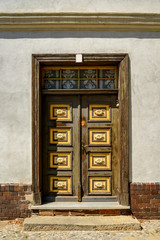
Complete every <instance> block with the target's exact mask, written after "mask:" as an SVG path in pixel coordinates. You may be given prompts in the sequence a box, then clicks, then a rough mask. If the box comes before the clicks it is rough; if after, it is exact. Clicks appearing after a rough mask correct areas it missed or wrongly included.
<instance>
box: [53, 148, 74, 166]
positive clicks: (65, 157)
mask: <svg viewBox="0 0 160 240" xmlns="http://www.w3.org/2000/svg"><path fill="white" fill-rule="evenodd" d="M50 168H56V169H57V170H63V169H64V170H67V169H68V170H70V169H71V153H70V152H50Z"/></svg>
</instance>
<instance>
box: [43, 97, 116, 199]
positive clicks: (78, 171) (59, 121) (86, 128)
mask: <svg viewBox="0 0 160 240" xmlns="http://www.w3.org/2000/svg"><path fill="white" fill-rule="evenodd" d="M116 99H117V95H114V94H110V95H109V94H108V95H104V94H101V95H100V94H94V95H92V94H91V95H89V94H87V95H78V94H77V95H45V96H44V97H43V109H42V115H43V120H42V157H43V161H42V186H43V189H42V192H43V200H44V201H103V200H104V201H105V199H106V198H109V197H110V196H116V190H117V185H118V155H117V134H118V131H117V121H118V109H117V108H116Z"/></svg>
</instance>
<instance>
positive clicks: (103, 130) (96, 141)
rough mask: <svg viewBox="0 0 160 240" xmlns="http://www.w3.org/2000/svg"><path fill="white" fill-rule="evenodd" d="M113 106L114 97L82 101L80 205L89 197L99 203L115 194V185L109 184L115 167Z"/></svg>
mask: <svg viewBox="0 0 160 240" xmlns="http://www.w3.org/2000/svg"><path fill="white" fill-rule="evenodd" d="M115 105H116V96H114V95H112V96H111V95H110V96H105V95H95V96H94V97H93V96H91V95H86V96H83V97H82V101H81V107H82V111H81V112H82V119H83V126H82V156H81V157H82V189H83V198H82V201H85V198H87V199H89V198H90V199H92V196H94V199H95V201H96V198H95V196H96V197H97V201H99V200H100V199H101V197H102V196H111V195H115V193H116V188H117V182H115V183H114V185H113V184H112V182H113V171H114V172H117V163H118V159H117V153H116V150H117V140H116V139H117V121H116V120H115V116H114V115H115V111H116V112H117V109H116V108H115ZM113 145H114V147H113ZM115 145H116V146H115ZM113 169H114V170H113ZM116 174H117V173H116ZM114 180H115V178H114ZM116 181H117V179H116ZM103 199H104V198H103Z"/></svg>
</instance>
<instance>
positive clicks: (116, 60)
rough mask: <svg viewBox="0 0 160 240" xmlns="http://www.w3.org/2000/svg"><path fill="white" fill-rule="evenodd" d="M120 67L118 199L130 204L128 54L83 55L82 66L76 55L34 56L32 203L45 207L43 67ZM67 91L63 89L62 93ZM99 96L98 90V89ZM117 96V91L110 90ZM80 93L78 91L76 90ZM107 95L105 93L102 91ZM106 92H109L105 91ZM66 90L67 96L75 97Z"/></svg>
mask: <svg viewBox="0 0 160 240" xmlns="http://www.w3.org/2000/svg"><path fill="white" fill-rule="evenodd" d="M66 64H67V65H68V66H69V65H86V66H87V65H88V66H92V65H102V66H103V65H112V64H113V65H115V64H116V65H118V72H119V75H118V90H117V93H118V105H119V120H118V155H119V173H118V175H119V176H118V178H119V187H118V191H117V198H118V201H119V203H120V204H121V205H129V57H128V54H83V63H76V54H33V55H32V191H33V204H34V205H39V204H42V190H41V189H42V171H41V165H42V164H41V163H42V154H41V149H42V144H41V135H42V134H41V112H42V97H41V95H42V93H41V76H40V69H41V66H42V65H43V66H44V65H57V66H58V65H62V66H64V65H66ZM62 91H64V90H62ZM95 91H96V93H97V92H98V90H95ZM107 91H108V93H115V92H116V91H115V90H107ZM74 92H75V93H77V91H74ZM100 92H102V93H103V94H104V92H103V91H100ZM105 92H106V91H105ZM72 93H73V92H72V91H70V90H69V91H64V94H72Z"/></svg>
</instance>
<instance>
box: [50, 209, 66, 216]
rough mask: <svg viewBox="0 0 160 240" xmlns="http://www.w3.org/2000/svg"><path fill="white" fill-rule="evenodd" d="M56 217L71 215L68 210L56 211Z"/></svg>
mask: <svg viewBox="0 0 160 240" xmlns="http://www.w3.org/2000/svg"><path fill="white" fill-rule="evenodd" d="M54 215H63V216H68V215H69V211H68V210H66V211H65V210H55V211H54Z"/></svg>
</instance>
